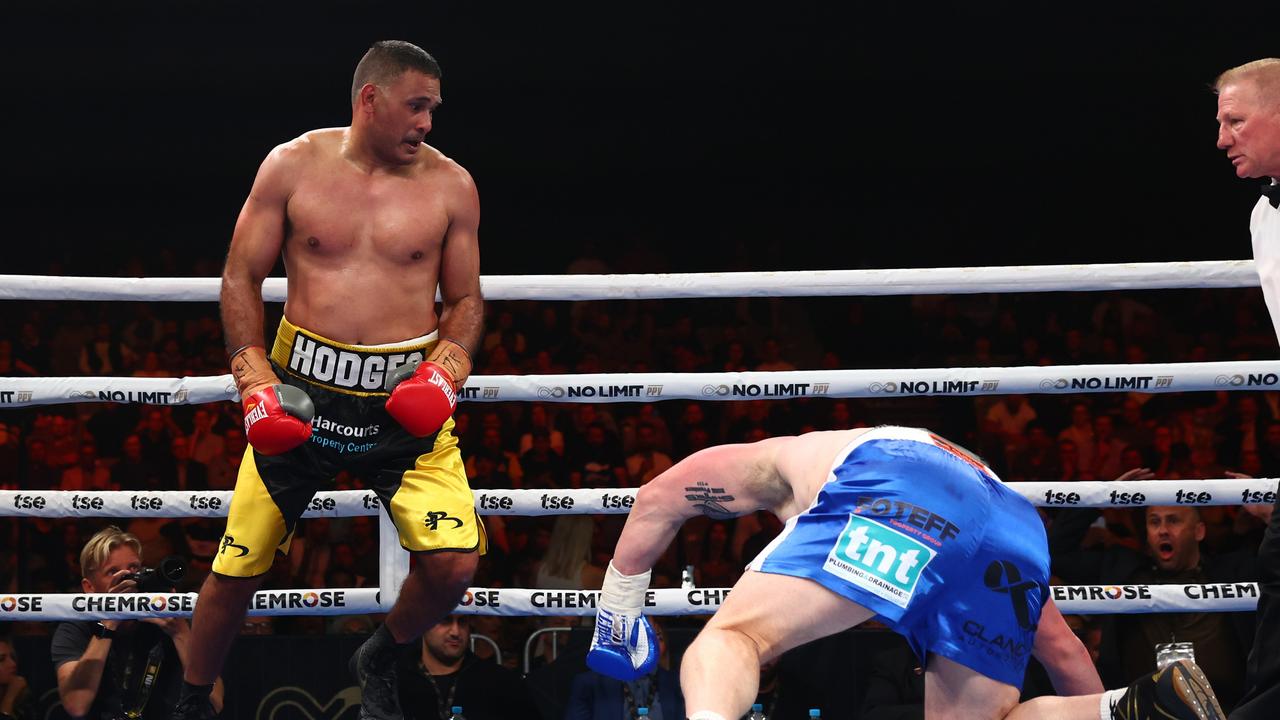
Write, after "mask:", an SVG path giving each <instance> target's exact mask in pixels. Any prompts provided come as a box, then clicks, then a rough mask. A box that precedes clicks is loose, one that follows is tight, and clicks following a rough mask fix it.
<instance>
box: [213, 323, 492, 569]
mask: <svg viewBox="0 0 1280 720" xmlns="http://www.w3.org/2000/svg"><path fill="white" fill-rule="evenodd" d="M435 343H436V334H435V333H431V334H430V335H426V336H423V337H420V338H414V339H412V340H406V341H404V342H399V343H393V344H389V345H347V344H344V343H339V342H334V341H332V340H328V339H325V338H323V337H321V336H319V335H316V334H315V333H313V332H309V331H307V330H304V329H303V328H299V327H296V326H294V325H293V324H292V323H290V322H289V321H288V320H287V319H282V320H281V321H280V328H279V330H278V331H277V332H276V342H275V346H274V347H273V348H272V349H271V364H272V365H273V366H274V369H275V371H276V375H278V376H279V377H280V380H281V382H283V383H285V384H288V385H293V386H294V387H298V388H301V389H303V390H305V391H306V392H307V394H308V395H309V396H310V397H311V400H312V402H314V403H315V406H316V415H315V418H313V419H312V421H311V439H310V440H309V441H307V442H305V443H303V444H302V445H301V446H299V447H297V448H295V449H293V450H290V451H289V452H287V453H284V454H282V455H262V454H260V453H257V452H255V451H254V449H253V448H252V447H249V448H246V449H245V454H244V460H243V461H242V462H241V464H240V473H239V476H238V477H237V478H236V489H235V494H234V495H233V496H232V499H231V510H230V513H229V515H228V517H227V530H226V533H225V534H224V535H223V536H222V544H221V546H220V547H219V549H218V554H217V556H216V557H215V558H214V561H213V571H214V572H216V573H218V574H220V575H230V576H233V577H253V576H256V575H261V574H263V573H265V572H267V570H268V569H270V568H271V563H272V561H273V560H274V557H275V553H276V551H277V550H278V551H280V552H282V553H286V552H288V550H289V541H290V540H291V539H292V538H293V532H294V529H295V527H296V525H297V522H298V518H299V517H300V516H301V515H302V512H303V510H305V509H306V507H307V504H308V503H310V502H311V498H312V496H314V495H315V493H316V491H317V490H322V489H326V488H331V487H332V483H333V478H334V476H336V475H337V474H338V472H339V471H341V470H347V471H349V472H351V473H352V474H353V475H354V476H356V477H359V478H361V479H362V480H363V481H364V483H365V485H366V486H367V487H372V489H373V491H374V492H375V493H376V494H377V496H378V498H379V500H381V504H382V506H383V507H384V508H387V511H388V512H389V513H390V516H391V519H392V521H394V522H395V525H396V530H397V531H398V532H399V535H400V544H401V545H402V546H403V547H404V548H405V549H406V550H410V551H413V552H435V551H441V550H454V551H461V552H471V551H479V552H480V553H481V554H483V553H484V552H485V550H486V548H487V542H486V538H485V531H484V525H483V524H482V523H481V522H480V517H479V515H477V514H476V511H475V500H474V498H473V496H472V494H471V488H470V487H469V486H468V485H467V473H466V470H465V469H464V468H463V464H462V456H461V454H460V453H459V452H458V439H457V438H455V437H454V436H453V432H452V431H453V419H452V418H450V419H449V420H447V421H446V422H445V424H444V427H442V428H441V429H440V431H439V432H437V433H436V434H434V435H430V436H428V437H424V438H417V437H414V436H412V435H410V434H409V433H408V432H407V431H405V429H404V428H402V427H400V425H399V424H398V423H396V421H395V420H393V419H391V416H390V415H388V414H387V411H386V408H385V407H384V405H385V403H386V401H387V393H386V391H384V390H383V387H382V384H383V380H384V378H385V377H386V373H387V372H389V371H391V370H393V369H395V368H397V367H399V366H400V365H403V364H405V363H409V362H413V361H414V360H422V359H424V358H425V357H426V356H427V354H428V353H430V351H431V349H432V348H433V347H435Z"/></svg>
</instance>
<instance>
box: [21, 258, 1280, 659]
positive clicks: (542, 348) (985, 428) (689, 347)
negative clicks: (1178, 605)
mask: <svg viewBox="0 0 1280 720" xmlns="http://www.w3.org/2000/svg"><path fill="white" fill-rule="evenodd" d="M613 262H615V263H619V264H621V265H622V266H624V267H627V268H628V269H632V268H636V267H640V268H645V267H648V266H651V265H653V261H652V259H646V258H644V257H627V258H614V259H613ZM204 269H205V270H209V268H204ZM570 270H571V271H576V272H606V271H611V270H612V267H611V265H610V262H609V261H606V260H604V259H601V258H600V257H597V256H596V255H594V254H593V253H590V252H588V253H586V254H584V255H583V257H581V258H579V259H578V260H577V261H575V262H574V263H573V265H572V266H571V267H570ZM209 274H213V273H209ZM7 309H8V310H9V312H8V313H6V315H5V318H4V319H3V320H0V376H16V377H27V376H32V377H36V376H69V375H100V376H134V377H182V376H187V375H217V374H223V373H225V372H227V368H226V361H225V354H224V347H223V341H222V335H221V326H220V323H219V321H218V317H217V308H216V306H215V305H214V304H212V303H209V304H161V303H141V302H140V303H34V302H11V303H10V304H9V305H7ZM268 311H269V322H271V320H270V317H271V315H270V313H271V312H274V313H276V314H275V317H276V318H278V313H279V312H280V309H279V307H278V306H268ZM487 320H488V328H487V332H486V334H485V335H484V339H483V346H482V347H481V348H478V349H477V352H476V359H477V366H476V368H475V375H506V374H558V373H597V372H633V373H643V372H685V373H688V372H718V371H747V370H759V371H772V370H792V369H813V370H816V369H839V368H912V367H950V366H978V367H998V366H1022V365H1076V364H1094V363H1117V364H1120V363H1139V362H1189V361H1215V360H1247V359H1272V358H1274V357H1275V355H1276V341H1275V339H1274V336H1273V335H1272V333H1271V332H1270V326H1269V324H1268V323H1267V316H1266V310H1265V308H1264V306H1263V303H1262V298H1261V295H1260V293H1258V292H1257V291H1256V290H1212V291H1194V290H1186V291H1178V292H1176V293H1175V292H1149V293H1126V294H1123V295H1121V294H1109V293H1101V294H1099V293H1083V294H1027V295H1000V296H994V295H972V296H918V297H897V298H826V299H730V300H706V301H697V302H693V301H665V302H650V301H608V302H605V301H600V302H576V303H552V302H543V303H530V302H503V301H493V302H490V303H489V305H488V307H487ZM455 419H456V423H457V425H456V430H455V432H456V434H457V435H459V436H460V438H461V448H462V451H463V455H464V458H465V461H466V468H467V474H468V476H469V478H470V481H471V485H472V487H473V488H475V489H487V488H549V489H551V488H554V489H563V488H587V487H618V488H634V487H639V486H641V485H643V484H644V483H646V482H648V481H649V480H651V479H652V478H654V477H655V476H656V475H658V474H659V473H661V472H662V471H663V470H664V469H666V468H668V467H670V466H671V464H672V463H675V462H678V461H679V460H680V459H681V458H683V457H685V456H687V455H689V454H690V453H692V452H695V451H697V450H699V449H701V448H704V447H707V446H710V445H715V444H720V443H731V442H753V441H756V440H759V439H762V438H766V437H771V436H776V435H788V434H795V433H801V432H805V431H808V430H826V429H842V428H852V427H859V426H865V425H875V424H884V423H895V424H910V425H919V426H925V427H929V428H930V429H932V430H935V431H937V432H939V433H940V434H942V435H944V436H947V437H950V438H952V439H954V440H957V441H959V442H961V443H962V444H965V445H966V446H967V447H969V448H971V449H972V450H974V451H975V452H977V453H978V454H980V455H981V456H983V457H984V459H986V461H987V462H988V463H989V464H990V465H991V466H992V467H993V468H994V469H995V470H996V472H997V473H999V474H1000V475H1001V477H1002V478H1003V479H1005V480H1006V481H1022V480H1056V481H1065V482H1070V481H1079V480H1111V479H1115V478H1117V477H1119V476H1120V475H1122V474H1123V473H1125V472H1127V471H1130V470H1132V469H1135V468H1145V469H1147V470H1148V472H1147V473H1143V474H1142V475H1141V476H1142V477H1152V478H1156V479H1180V478H1219V477H1224V476H1225V473H1227V472H1238V473H1242V474H1245V475H1250V476H1256V477H1264V476H1265V477H1274V476H1277V475H1280V393H1278V392H1268V391H1262V392H1225V391H1223V392H1202V393H1187V394H1146V393H1140V392H1128V393H1125V392H1117V393H1099V394H1076V395H1057V394H1054V395H1050V394H1043V395H1027V396H1023V395H1003V396H1001V395H993V396H984V397H950V398H928V397H926V398H899V397H884V398H877V399H863V400H845V399H835V398H813V397H809V398H791V399H782V400H750V401H731V402H714V401H709V402H700V401H699V402H691V401H674V400H673V401H663V402H658V403H602V404H589V403H579V404H575V403H558V402H557V403H510V402H507V403H487V402H464V403H463V404H461V405H460V406H459V409H458V411H457V413H456V415H455ZM244 449H245V440H244V434H243V431H242V429H241V410H240V408H239V406H238V405H237V404H235V403H231V402H225V403H218V404H210V405H200V406H152V405H128V404H112V403H81V404H73V405H71V404H69V405H57V406H44V407H38V408H19V409H6V410H0V487H3V488H6V489H29V490H46V489H53V490H66V491H77V490H206V489H208V490H230V489H231V488H232V487H233V486H234V483H235V477H236V471H237V468H238V467H239V464H240V462H241V457H242V454H243V452H244ZM360 487H362V478H359V477H352V476H349V475H346V474H343V475H340V476H339V477H337V478H335V480H334V488H333V489H339V490H341V489H354V488H360ZM1063 512H1066V513H1067V515H1066V517H1065V518H1064V517H1059V513H1056V512H1052V511H1046V512H1043V513H1042V514H1043V517H1044V520H1045V522H1046V526H1047V527H1048V528H1049V529H1050V534H1051V538H1052V539H1053V541H1054V542H1055V543H1056V545H1055V553H1062V556H1063V557H1070V558H1073V559H1076V560H1078V559H1079V558H1080V557H1083V558H1084V560H1083V561H1081V562H1074V560H1073V562H1074V564H1072V565H1071V566H1070V568H1069V570H1070V572H1069V573H1066V572H1065V571H1060V570H1059V568H1058V567H1057V564H1056V563H1057V561H1056V560H1055V572H1056V573H1060V577H1059V579H1061V580H1065V581H1068V582H1070V583H1073V584H1092V583H1098V582H1119V581H1122V580H1124V579H1125V578H1122V577H1119V576H1118V575H1116V574H1115V573H1114V572H1112V574H1110V575H1108V574H1107V573H1108V572H1109V570H1108V569H1107V568H1109V567H1110V568H1111V569H1112V570H1114V563H1113V564H1112V565H1110V566H1109V565H1106V562H1107V561H1106V560H1105V558H1112V559H1114V558H1115V557H1117V553H1122V552H1128V553H1131V554H1132V555H1134V556H1135V557H1138V558H1142V557H1150V556H1151V554H1152V553H1154V552H1155V549H1153V548H1152V547H1150V546H1151V543H1152V542H1157V541H1153V540H1152V539H1151V538H1152V537H1154V536H1151V535H1150V534H1149V530H1150V527H1149V525H1150V522H1151V520H1150V518H1149V517H1148V516H1147V515H1146V514H1145V513H1144V510H1142V509H1138V510H1136V511H1124V510H1107V511H1105V512H1103V513H1098V512H1097V511H1093V514H1092V515H1088V516H1084V517H1081V516H1079V514H1078V512H1077V514H1076V515H1072V514H1071V511H1063ZM1197 512H1198V517H1197V518H1195V519H1194V520H1193V521H1192V522H1198V521H1202V522H1203V523H1204V525H1205V532H1204V537H1203V541H1202V542H1200V543H1199V550H1200V551H1202V552H1203V554H1204V557H1205V558H1213V557H1221V556H1229V555H1231V554H1232V553H1236V554H1240V555H1250V554H1251V553H1252V551H1253V550H1255V549H1256V547H1257V542H1258V539H1259V538H1260V536H1261V531H1262V527H1263V524H1262V522H1261V521H1259V520H1257V519H1256V518H1254V517H1252V516H1251V515H1250V514H1249V513H1246V512H1243V511H1241V509H1240V508H1238V507H1212V508H1202V509H1201V510H1199V511H1197ZM624 519H625V516H622V515H600V516H594V517H593V516H585V515H578V516H560V517H536V518H535V517H499V516H490V517H488V518H487V519H486V525H487V527H488V531H489V537H490V542H491V548H492V550H491V552H490V554H489V555H487V556H486V557H485V559H484V560H483V561H482V563H481V567H480V571H479V575H478V576H477V578H476V580H475V583H474V584H475V585H477V586H488V587H544V588H575V587H585V588H598V587H599V584H600V582H601V578H602V575H603V569H604V568H605V567H606V565H607V563H608V561H609V558H610V555H611V552H612V548H613V547H614V543H615V541H616V540H617V537H618V534H619V532H620V531H621V527H622V523H623V522H624ZM1060 521H1061V522H1060ZM107 522H108V520H107V519H105V518H101V519H99V518H93V519H79V520H77V519H38V518H25V519H15V518H0V545H2V546H3V547H5V548H9V550H6V551H4V552H3V553H0V592H5V593H14V592H40V593H50V592H78V591H79V589H80V574H79V568H78V555H79V551H80V548H81V547H82V545H83V543H84V541H85V540H86V539H87V538H88V537H89V536H90V535H92V534H93V532H95V531H96V530H97V529H98V528H100V527H101V526H102V525H104V524H106V523H107ZM114 522H123V523H124V526H125V529H126V530H128V531H129V532H131V533H133V534H135V535H137V536H138V537H139V538H140V539H141V540H142V542H143V545H144V560H145V561H146V562H147V563H148V564H154V563H156V562H158V561H159V560H160V559H161V558H163V557H165V556H167V555H171V554H176V555H182V556H184V557H185V558H186V560H187V564H188V571H187V575H186V578H185V579H184V581H183V584H182V586H180V588H179V589H180V590H194V589H196V588H197V587H198V585H199V583H200V581H201V580H202V579H203V577H204V575H205V574H207V573H208V572H209V568H210V564H211V562H212V559H213V556H214V553H215V552H216V550H217V548H218V541H219V538H220V535H221V531H222V524H221V521H220V520H208V519H172V518H139V519H133V520H127V521H121V520H115V521H114ZM1055 525H1057V527H1056V528H1055ZM779 527H780V526H779V524H778V522H777V521H776V520H775V519H774V518H772V517H771V516H768V515H766V514H764V513H760V514H757V515H751V516H747V517H743V518H738V519H736V520H728V521H712V520H710V519H706V518H700V519H698V520H695V521H691V522H690V523H688V524H687V525H686V526H685V528H684V529H683V530H682V531H681V533H680V535H679V537H678V539H677V541H676V542H675V543H674V544H673V545H672V547H671V548H670V549H669V551H668V552H667V553H666V555H664V557H663V558H662V560H661V561H660V562H659V564H658V566H657V568H656V569H655V573H654V581H653V584H654V585H655V586H657V587H664V586H665V587H672V586H678V585H679V584H680V582H681V576H682V571H683V570H684V569H685V568H687V567H691V568H692V576H693V581H694V582H695V583H696V584H697V585H699V586H705V587H725V586H729V585H731V584H732V583H733V582H734V581H735V580H736V579H737V577H738V575H739V574H740V572H741V569H742V567H743V565H744V564H745V563H746V562H747V561H749V560H750V559H751V557H752V556H753V554H754V553H755V552H756V551H758V550H759V549H760V548H761V547H763V545H764V544H765V543H767V542H768V540H769V539H771V538H772V537H773V535H774V534H775V533H776V532H777V531H778V529H779ZM376 546H377V519H376V518H374V517H352V518H334V519H329V518H312V519H303V520H302V521H300V524H299V527H298V529H297V532H296V535H295V539H294V541H293V545H292V548H291V551H290V553H289V555H288V556H287V557H279V558H278V559H277V562H276V563H275V565H274V566H273V568H272V570H271V573H270V578H269V579H268V580H267V583H266V584H265V586H264V589H271V588H290V587H292V588H298V587H302V588H320V587H335V588H336V587H367V586H376V585H377V558H378V553H377V547H376ZM16 548H22V551H21V552H17V551H15V550H13V549H16ZM1197 560H1198V562H1197V563H1196V564H1195V565H1194V567H1191V568H1180V570H1181V571H1184V573H1185V572H1190V571H1191V570H1193V569H1194V568H1195V567H1203V568H1208V567H1209V565H1210V564H1211V563H1210V562H1209V561H1208V560H1202V559H1200V557H1199V556H1197ZM1149 564H1150V563H1149V562H1147V563H1146V564H1145V565H1144V563H1143V561H1140V560H1139V561H1136V565H1134V567H1133V568H1130V570H1129V571H1127V572H1130V573H1131V574H1130V577H1132V576H1133V575H1132V573H1135V572H1136V573H1139V574H1141V573H1140V572H1139V571H1140V570H1141V567H1146V566H1147V565H1149ZM1157 564H1158V563H1157ZM1140 566H1141V567H1140ZM1082 568H1083V569H1082ZM1206 572H1207V571H1206ZM1241 573H1246V574H1247V570H1240V572H1238V573H1236V574H1237V575H1239V574H1241ZM1068 575H1069V577H1068ZM1243 579H1247V578H1243ZM373 622H374V619H373V618H369V617H365V616H349V617H340V618H336V619H333V618H322V617H289V618H285V617H278V618H274V619H273V618H250V619H249V621H248V622H247V623H246V628H245V632H246V633H271V632H275V633H341V632H365V631H369V630H371V629H372V628H373V627H374V625H373ZM547 622H549V621H548V620H546V619H543V620H532V619H520V618H505V619H502V620H497V619H494V618H476V619H475V620H474V623H473V624H474V627H475V631H476V632H477V633H482V634H484V635H488V636H490V637H493V638H494V639H495V640H497V641H498V643H499V645H500V646H501V647H502V648H503V650H504V657H507V658H513V659H514V658H517V657H518V656H519V652H518V650H519V647H520V645H521V644H522V643H523V640H524V638H525V637H527V635H528V634H529V632H530V631H531V630H532V629H534V627H535V626H537V625H542V624H546V623H547ZM1073 622H1076V623H1077V624H1078V626H1079V627H1080V634H1081V637H1082V638H1086V639H1088V642H1090V644H1091V646H1092V647H1094V648H1097V647H1098V646H1100V645H1102V644H1104V643H1106V642H1108V641H1109V640H1108V638H1106V637H1101V635H1102V634H1103V633H1104V631H1105V632H1106V633H1112V635H1111V636H1110V637H1111V640H1114V641H1115V642H1123V639H1122V638H1121V635H1123V631H1122V630H1116V629H1115V628H1111V627H1109V626H1108V625H1106V624H1105V623H1097V622H1094V621H1091V620H1085V619H1083V618H1078V619H1073ZM12 629H13V630H14V631H15V632H17V633H30V634H38V633H41V632H46V631H47V626H46V625H44V624H40V623H15V624H14V627H13V628H12ZM1241 637H1242V638H1246V637H1248V633H1241ZM544 652H545V649H540V650H539V653H544ZM1244 652H1247V647H1244V646H1242V645H1235V646H1232V648H1231V649H1229V650H1226V651H1224V653H1226V654H1227V655H1230V654H1231V653H1237V654H1238V660H1239V663H1240V666H1241V667H1243V653H1244ZM1223 662H1226V661H1225V660H1224V661H1223Z"/></svg>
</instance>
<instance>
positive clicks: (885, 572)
mask: <svg viewBox="0 0 1280 720" xmlns="http://www.w3.org/2000/svg"><path fill="white" fill-rule="evenodd" d="M936 555H937V552H936V551H934V550H933V549H932V548H930V547H929V546H928V545H924V544H923V543H919V542H916V541H915V540H913V539H911V538H910V537H908V536H907V535H904V534H902V533H900V532H898V531H897V530H894V529H893V528H890V527H886V526H884V525H881V524H880V523H878V522H875V521H873V520H867V519H865V518H862V517H859V516H857V515H850V516H849V524H848V525H845V527H844V531H843V532H841V533H840V537H839V538H837V539H836V544H835V547H833V548H831V552H829V553H827V562H826V563H825V564H824V565H823V566H822V567H823V569H824V570H826V571H827V572H829V573H831V574H833V575H836V576H838V577H841V578H844V579H845V580H848V581H849V582H851V583H853V584H854V585H857V586H858V587H860V588H863V589H865V590H867V591H869V592H872V593H874V594H876V595H878V596H879V597H882V598H884V599H885V600H888V601H889V602H891V603H893V604H894V605H898V606H899V607H906V606H907V603H908V602H910V601H911V596H912V594H913V593H915V590H916V582H917V581H918V580H919V579H920V573H921V572H922V571H923V570H924V569H925V566H927V565H928V564H929V563H930V562H931V561H932V560H933V558H934V557H935V556H936Z"/></svg>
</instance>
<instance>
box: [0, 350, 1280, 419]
mask: <svg viewBox="0 0 1280 720" xmlns="http://www.w3.org/2000/svg"><path fill="white" fill-rule="evenodd" d="M334 362H335V364H336V365H335V366H336V367H337V368H348V370H347V372H350V373H353V377H350V378H347V377H344V376H341V375H337V374H336V373H335V377H334V378H333V380H334V382H335V383H338V382H339V381H341V383H340V384H344V385H347V386H350V387H353V388H356V389H364V388H363V387H362V386H360V385H359V383H360V382H361V381H360V378H359V377H354V374H355V373H357V372H358V370H352V369H351V368H355V367H357V366H356V364H354V363H346V364H344V362H343V360H342V358H341V357H340V356H335V361H334ZM380 385H381V384H380V383H372V386H375V387H380ZM1278 386H1280V360H1256V361H1238V360H1237V361H1228V362H1197V363H1137V364H1114V365H1048V366H1040V365H1029V366H1022V367H985V368H982V367H973V368H915V369H911V368H908V369H898V370H894V369H889V370H790V371H783V372H720V373H584V374H574V375H473V376H471V377H470V378H469V379H468V380H467V383H466V386H465V387H463V388H462V390H461V391H460V392H459V393H458V395H459V399H461V400H472V401H480V402H507V401H515V400H528V401H536V402H594V403H615V402H652V401H656V400H710V401H715V400H757V399H781V398H797V397H833V398H877V397H885V396H886V395H887V396H893V397H932V396H938V397H957V396H966V397H974V396H979V395H1011V394H1070V393H1101V392H1144V393H1165V392H1195V391H1204V390H1270V389H1275V388H1277V387H1278ZM236 397H237V395H236V388H235V383H234V382H232V379H231V376H230V375H211V376H204V377H184V378H130V377H33V378H22V377H0V406H7V407H22V406H27V405H55V404H60V403H75V402H123V403H143V404H150V405H187V404H197V403H209V402H221V401H225V400H234V399H236Z"/></svg>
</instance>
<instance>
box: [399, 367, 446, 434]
mask: <svg viewBox="0 0 1280 720" xmlns="http://www.w3.org/2000/svg"><path fill="white" fill-rule="evenodd" d="M384 387H386V389H387V390H388V391H389V392H390V393H391V397H389V398H387V412H388V413H390V415H391V417H392V418H394V419H395V421H396V422H398V423H400V425H401V426H403V427H404V429H405V430H408V431H409V434H410V435H413V436H414V437H426V436H428V435H430V434H432V433H434V432H436V431H437V430H439V429H440V428H441V427H443V426H444V421H445V420H448V419H449V416H450V415H452V414H453V409H454V408H456V407H457V406H458V393H457V392H456V391H455V390H454V389H453V388H454V384H453V376H452V375H450V374H449V371H448V370H445V369H444V368H443V367H441V366H439V365H437V364H435V363H433V362H421V363H418V364H417V365H413V364H409V365H401V366H400V367H398V368H396V369H395V370H392V371H391V372H389V373H387V381H386V384H385V386H384Z"/></svg>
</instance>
